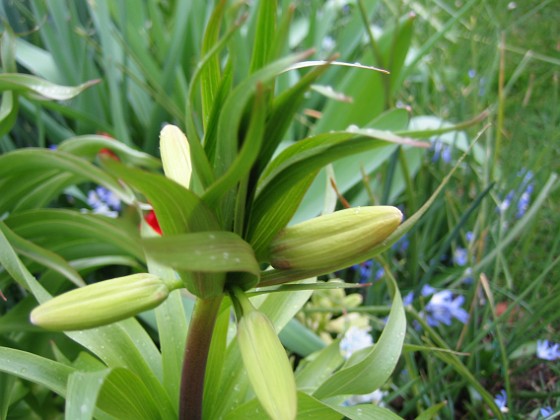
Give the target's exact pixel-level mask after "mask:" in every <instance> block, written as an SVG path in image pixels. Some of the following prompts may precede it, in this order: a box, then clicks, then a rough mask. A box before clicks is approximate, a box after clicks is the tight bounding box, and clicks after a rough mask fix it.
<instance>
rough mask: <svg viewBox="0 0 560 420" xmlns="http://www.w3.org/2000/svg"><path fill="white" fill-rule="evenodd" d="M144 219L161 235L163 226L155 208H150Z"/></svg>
mask: <svg viewBox="0 0 560 420" xmlns="http://www.w3.org/2000/svg"><path fill="white" fill-rule="evenodd" d="M144 220H145V221H146V223H147V224H149V225H150V227H151V228H152V229H153V230H155V231H156V232H157V233H159V234H160V235H161V228H160V227H159V222H158V219H157V216H156V213H155V212H154V211H153V210H150V212H149V213H148V214H146V215H145V216H144Z"/></svg>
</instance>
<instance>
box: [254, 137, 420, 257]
mask: <svg viewBox="0 0 560 420" xmlns="http://www.w3.org/2000/svg"><path fill="white" fill-rule="evenodd" d="M357 131H358V132H359V135H356V134H355V133H353V132H336V133H327V134H320V135H317V136H314V137H310V138H307V139H305V140H302V141H299V142H297V143H295V144H293V145H292V146H290V147H288V148H287V149H285V150H284V151H283V152H282V153H280V155H278V156H277V157H276V158H275V159H274V160H273V161H272V162H271V163H270V165H269V166H268V167H267V168H266V170H265V172H264V173H263V177H262V178H261V182H260V183H259V185H258V191H257V197H256V200H255V204H254V206H253V212H252V214H251V223H249V229H250V230H249V232H248V236H247V237H248V238H249V241H250V243H251V244H252V245H253V248H254V249H255V253H256V255H257V258H258V259H259V260H260V259H261V258H262V257H263V254H264V253H265V252H266V247H268V245H269V243H270V241H271V240H272V238H273V237H274V236H275V235H276V234H277V233H278V232H279V231H280V229H282V228H283V227H284V226H286V224H287V223H288V221H289V220H290V219H291V217H292V216H293V212H295V206H293V205H292V207H291V208H290V210H291V209H293V211H292V212H289V211H287V210H286V209H285V208H282V210H283V212H282V214H278V211H275V210H274V209H278V208H279V207H280V206H279V204H280V202H281V201H282V200H283V199H285V196H286V195H287V194H288V193H291V192H292V191H294V193H295V192H296V191H298V192H299V195H300V196H301V195H302V192H301V189H302V183H303V181H302V180H305V181H307V182H310V181H309V178H310V177H311V176H313V177H314V176H315V174H316V173H317V172H318V171H319V169H321V168H322V167H323V166H325V165H326V164H328V163H330V162H332V161H335V160H337V159H340V158H342V157H344V156H349V155H354V154H357V153H359V152H363V151H367V150H372V149H375V148H377V147H380V146H382V145H385V144H387V142H390V143H396V144H407V145H413V146H419V147H427V145H426V144H424V143H419V142H414V141H412V140H408V139H405V138H401V137H398V136H396V135H394V134H391V133H389V132H385V131H381V130H375V129H366V130H359V129H358V130H357ZM310 174H311V175H310ZM301 198H302V197H300V200H299V201H298V202H297V203H294V204H295V205H298V204H299V202H300V201H301ZM272 214H273V215H274V218H273V217H271V215H272Z"/></svg>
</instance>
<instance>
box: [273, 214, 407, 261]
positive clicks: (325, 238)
mask: <svg viewBox="0 0 560 420" xmlns="http://www.w3.org/2000/svg"><path fill="white" fill-rule="evenodd" d="M401 220H402V213H401V211H400V210H399V209H398V208H396V207H391V206H368V207H355V208H350V209H344V210H340V211H337V212H334V213H331V214H327V215H324V216H319V217H316V218H314V219H311V220H307V221H305V222H302V223H299V224H297V225H295V226H288V227H287V228H285V229H283V230H282V231H280V233H279V234H278V236H277V237H276V238H274V240H273V241H272V243H271V247H270V253H269V260H270V264H271V265H272V266H273V267H274V268H277V269H284V270H285V269H295V270H321V269H323V268H329V269H331V270H332V271H334V270H338V269H341V268H344V267H347V266H348V265H351V264H354V263H355V262H356V260H359V259H360V256H362V255H364V256H365V255H367V253H368V251H370V250H372V249H373V248H374V247H375V246H376V245H379V244H380V243H382V242H383V241H384V240H385V239H387V237H388V236H389V235H390V234H391V233H392V232H393V231H394V230H395V229H396V228H397V227H398V226H399V224H400V222H401Z"/></svg>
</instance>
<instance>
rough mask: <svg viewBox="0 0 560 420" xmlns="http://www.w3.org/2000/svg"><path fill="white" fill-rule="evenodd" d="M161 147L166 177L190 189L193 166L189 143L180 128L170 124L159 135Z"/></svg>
mask: <svg viewBox="0 0 560 420" xmlns="http://www.w3.org/2000/svg"><path fill="white" fill-rule="evenodd" d="M159 147H160V152H161V161H162V163H163V171H164V172H165V176H167V178H170V179H172V180H173V181H175V182H177V183H179V184H181V185H182V186H183V187H185V188H189V183H190V182H191V174H192V164H191V152H190V147H189V142H188V141H187V137H186V136H185V134H183V132H182V131H181V130H180V129H179V127H177V126H175V125H171V124H168V125H166V126H165V127H163V129H162V130H161V132H160V134H159Z"/></svg>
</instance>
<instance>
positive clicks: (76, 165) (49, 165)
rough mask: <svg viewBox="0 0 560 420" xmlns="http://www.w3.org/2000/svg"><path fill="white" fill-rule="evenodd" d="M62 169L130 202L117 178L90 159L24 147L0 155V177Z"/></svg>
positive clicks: (130, 199) (127, 193) (80, 179)
mask: <svg viewBox="0 0 560 420" xmlns="http://www.w3.org/2000/svg"><path fill="white" fill-rule="evenodd" d="M39 170H40V171H45V172H46V171H52V170H57V171H62V172H69V173H71V174H73V175H75V176H76V179H75V182H76V183H78V182H80V181H86V180H89V181H93V182H96V183H98V184H100V185H103V186H104V187H106V188H109V189H110V190H111V191H113V192H114V193H115V194H117V195H118V196H119V198H120V199H121V200H123V201H124V202H126V203H129V204H130V203H132V202H133V200H134V197H133V195H132V193H131V192H130V191H129V190H128V189H127V188H124V187H123V186H122V185H121V184H120V183H119V182H118V181H117V180H116V179H114V178H113V177H111V176H110V175H108V174H107V173H105V172H104V171H102V170H101V169H99V168H98V167H97V166H94V165H92V164H91V163H90V162H88V161H86V160H84V159H81V158H79V157H76V156H74V155H71V154H68V153H64V152H58V151H52V150H46V149H36V148H27V149H20V150H15V151H13V152H10V153H6V154H4V155H2V156H0V179H2V178H3V177H7V176H27V175H28V174H29V173H31V172H34V173H33V175H37V171H39Z"/></svg>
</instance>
